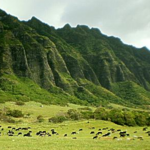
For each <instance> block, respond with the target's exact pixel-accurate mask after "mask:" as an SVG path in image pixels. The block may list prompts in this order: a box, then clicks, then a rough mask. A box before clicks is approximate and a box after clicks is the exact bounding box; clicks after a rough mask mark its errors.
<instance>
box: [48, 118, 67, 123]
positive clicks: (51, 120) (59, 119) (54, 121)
mask: <svg viewBox="0 0 150 150" xmlns="http://www.w3.org/2000/svg"><path fill="white" fill-rule="evenodd" d="M66 120H67V118H66V117H65V116H55V117H51V118H50V119H49V122H52V123H62V122H63V121H66Z"/></svg>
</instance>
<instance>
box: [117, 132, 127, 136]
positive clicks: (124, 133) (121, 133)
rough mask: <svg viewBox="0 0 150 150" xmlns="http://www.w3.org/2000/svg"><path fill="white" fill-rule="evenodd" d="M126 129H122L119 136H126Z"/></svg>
mask: <svg viewBox="0 0 150 150" xmlns="http://www.w3.org/2000/svg"><path fill="white" fill-rule="evenodd" d="M126 133H127V132H126V131H122V132H120V133H119V134H120V137H125V136H126Z"/></svg>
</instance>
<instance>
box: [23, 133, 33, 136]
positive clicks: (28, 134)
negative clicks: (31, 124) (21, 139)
mask: <svg viewBox="0 0 150 150" xmlns="http://www.w3.org/2000/svg"><path fill="white" fill-rule="evenodd" d="M23 136H27V137H31V132H28V133H26V134H24V135H23Z"/></svg>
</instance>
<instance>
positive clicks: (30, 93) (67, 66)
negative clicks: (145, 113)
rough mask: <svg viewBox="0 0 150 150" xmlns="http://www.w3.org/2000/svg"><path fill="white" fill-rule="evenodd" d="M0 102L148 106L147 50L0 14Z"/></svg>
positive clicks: (149, 58) (79, 29)
mask: <svg viewBox="0 0 150 150" xmlns="http://www.w3.org/2000/svg"><path fill="white" fill-rule="evenodd" d="M0 95H1V96H0V101H1V102H4V101H8V100H12V101H16V100H21V101H29V100H35V101H40V102H43V103H53V104H66V103H68V102H71V103H78V104H86V105H88V104H90V105H100V104H107V103H110V102H111V103H119V104H122V105H130V106H134V105H139V106H141V105H149V104H150V51H149V50H148V49H147V48H145V47H143V48H139V49H137V48H135V47H133V46H130V45H126V44H124V43H122V42H121V40H120V39H119V38H115V37H108V36H106V35H103V34H102V33H101V32H100V30H99V29H95V28H91V29H90V28H89V27H88V26H84V25H78V26H77V27H75V28H72V27H71V26H70V25H69V24H66V25H65V26H64V27H63V28H61V29H55V28H54V27H51V26H49V25H48V24H45V23H43V22H41V21H40V20H38V19H37V18H35V17H32V18H31V20H29V21H20V20H18V19H17V18H16V17H14V16H11V15H8V14H7V13H6V12H4V11H3V10H0Z"/></svg>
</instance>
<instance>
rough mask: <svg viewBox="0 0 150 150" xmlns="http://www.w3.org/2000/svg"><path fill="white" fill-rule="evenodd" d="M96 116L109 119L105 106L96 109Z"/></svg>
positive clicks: (96, 117)
mask: <svg viewBox="0 0 150 150" xmlns="http://www.w3.org/2000/svg"><path fill="white" fill-rule="evenodd" d="M94 118H95V119H101V120H108V112H107V111H106V110H105V108H103V107H98V108H97V109H96V110H95V111H94Z"/></svg>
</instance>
